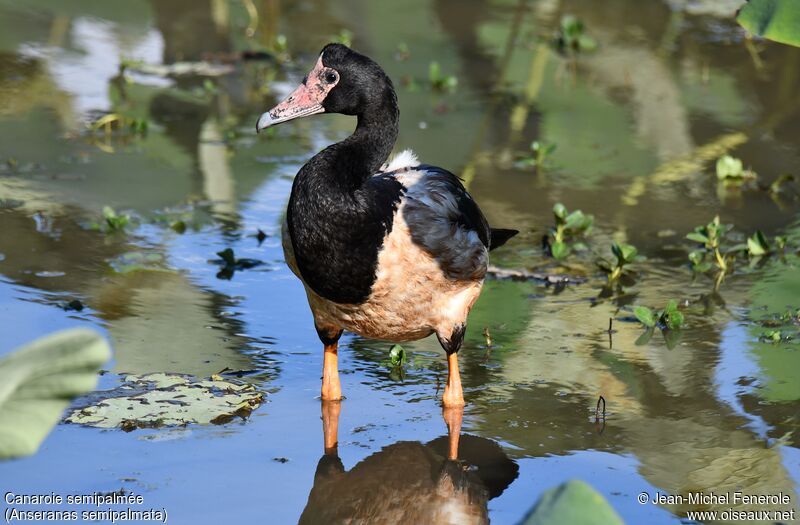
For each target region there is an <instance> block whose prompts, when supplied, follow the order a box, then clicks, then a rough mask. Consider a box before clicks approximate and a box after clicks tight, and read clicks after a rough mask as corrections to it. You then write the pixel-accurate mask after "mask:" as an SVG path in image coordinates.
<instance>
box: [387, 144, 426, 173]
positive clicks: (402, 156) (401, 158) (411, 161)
mask: <svg viewBox="0 0 800 525" xmlns="http://www.w3.org/2000/svg"><path fill="white" fill-rule="evenodd" d="M416 166H419V160H417V155H416V154H415V153H414V152H413V151H411V150H410V149H406V150H403V151H401V152H400V153H398V154H397V155H395V156H394V157H393V158H392V160H390V161H389V162H387V163H386V164H384V165H383V166H381V171H395V170H399V169H403V168H414V167H416Z"/></svg>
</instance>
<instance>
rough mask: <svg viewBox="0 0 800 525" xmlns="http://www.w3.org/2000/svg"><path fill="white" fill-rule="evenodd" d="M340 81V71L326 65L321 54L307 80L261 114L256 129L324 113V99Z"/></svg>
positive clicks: (259, 129)
mask: <svg viewBox="0 0 800 525" xmlns="http://www.w3.org/2000/svg"><path fill="white" fill-rule="evenodd" d="M338 83H339V73H338V72H337V71H336V70H335V69H333V68H329V67H325V65H323V63H322V55H320V57H319V59H318V60H317V63H316V65H315V66H314V69H312V70H311V72H310V73H309V74H308V76H307V77H306V81H305V82H304V83H303V84H300V85H299V86H297V89H295V90H294V91H292V93H291V94H290V95H289V96H288V97H286V99H285V100H284V101H283V102H281V103H280V104H278V105H277V106H275V107H274V108H272V109H271V110H269V111H267V112H266V113H264V114H263V115H261V118H259V119H258V123H257V124H256V131H257V132H258V131H261V130H262V129H264V128H268V127H270V126H274V125H275V124H279V123H281V122H286V121H287V120H292V119H295V118H299V117H305V116H308V115H314V114H316V113H323V112H324V111H325V108H323V107H322V101H323V100H325V97H326V96H328V93H330V91H331V90H332V89H333V88H334V87H335V86H336V84H338Z"/></svg>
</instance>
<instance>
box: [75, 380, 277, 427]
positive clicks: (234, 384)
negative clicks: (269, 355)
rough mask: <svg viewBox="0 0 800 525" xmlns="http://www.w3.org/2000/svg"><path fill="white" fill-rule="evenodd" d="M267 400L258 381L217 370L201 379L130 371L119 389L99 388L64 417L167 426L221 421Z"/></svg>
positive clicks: (91, 422) (99, 424) (102, 424)
mask: <svg viewBox="0 0 800 525" xmlns="http://www.w3.org/2000/svg"><path fill="white" fill-rule="evenodd" d="M263 401H264V394H263V393H262V392H260V391H258V390H257V389H256V388H255V387H254V386H253V385H251V384H248V383H242V382H239V381H234V380H229V379H222V378H221V377H220V376H217V375H214V376H211V378H209V379H199V378H195V377H192V376H187V375H181V374H166V373H155V374H146V375H128V376H126V377H125V378H124V379H123V384H122V385H121V386H119V387H117V388H115V389H114V390H109V391H106V392H98V395H97V396H95V398H94V399H91V400H90V403H89V404H88V405H87V406H85V407H83V408H77V409H75V410H73V411H72V412H71V413H70V415H69V416H67V418H66V419H65V421H66V422H67V423H76V424H80V425H87V426H91V427H97V428H119V429H122V430H124V431H126V432H130V431H131V430H135V429H137V428H162V427H176V426H186V425H192V424H198V425H208V424H214V425H220V424H224V423H228V422H229V421H232V420H233V419H235V418H236V417H240V418H246V417H247V416H249V415H250V413H251V412H252V411H253V410H254V409H256V408H258V407H259V406H260V405H261V403H262V402H263Z"/></svg>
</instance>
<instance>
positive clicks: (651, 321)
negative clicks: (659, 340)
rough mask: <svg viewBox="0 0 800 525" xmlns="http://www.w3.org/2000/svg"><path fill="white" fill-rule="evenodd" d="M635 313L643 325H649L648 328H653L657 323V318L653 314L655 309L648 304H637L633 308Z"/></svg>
mask: <svg viewBox="0 0 800 525" xmlns="http://www.w3.org/2000/svg"><path fill="white" fill-rule="evenodd" d="M633 315H635V316H636V318H637V319H638V320H639V322H641V323H642V324H643V325H645V326H647V327H648V328H652V327H654V326H655V325H656V318H655V316H654V315H653V311H652V310H651V309H649V308H648V307H646V306H636V307H634V308H633Z"/></svg>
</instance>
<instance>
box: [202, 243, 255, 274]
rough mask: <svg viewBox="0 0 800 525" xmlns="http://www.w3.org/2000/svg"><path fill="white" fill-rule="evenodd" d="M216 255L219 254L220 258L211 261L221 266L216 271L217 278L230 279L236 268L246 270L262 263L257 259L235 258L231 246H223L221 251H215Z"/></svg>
mask: <svg viewBox="0 0 800 525" xmlns="http://www.w3.org/2000/svg"><path fill="white" fill-rule="evenodd" d="M217 255H219V256H220V258H219V259H217V260H214V261H211V262H213V263H215V264H219V265H220V266H221V268H220V270H219V272H217V279H225V280H231V279H232V278H233V274H234V273H236V271H237V270H247V269H249V268H255V267H256V266H259V265H261V264H264V263H263V262H262V261H259V260H258V259H247V258H244V259H237V258H236V255H235V254H234V253H233V249H232V248H225V249H224V250H222V251H221V252H217Z"/></svg>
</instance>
